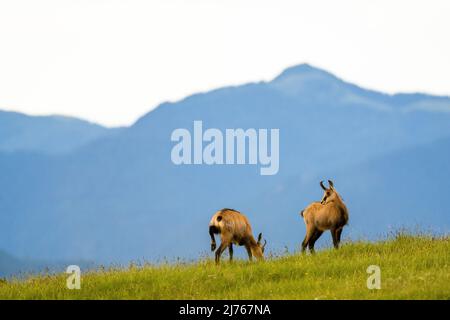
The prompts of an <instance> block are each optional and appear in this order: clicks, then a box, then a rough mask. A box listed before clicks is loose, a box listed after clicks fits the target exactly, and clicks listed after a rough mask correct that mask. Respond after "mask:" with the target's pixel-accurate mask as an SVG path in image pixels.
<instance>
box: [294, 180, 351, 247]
mask: <svg viewBox="0 0 450 320" xmlns="http://www.w3.org/2000/svg"><path fill="white" fill-rule="evenodd" d="M328 184H329V187H328V188H326V187H325V186H324V185H323V181H320V186H321V187H322V189H323V190H324V194H323V197H322V200H321V201H320V202H313V203H311V204H310V205H309V206H308V207H306V209H305V210H303V211H302V212H301V213H300V214H301V216H302V217H303V219H304V221H305V225H306V236H305V239H304V240H303V242H302V252H305V250H306V246H308V247H309V251H310V252H311V253H314V244H315V242H316V241H317V239H319V237H320V236H321V235H322V233H323V232H324V231H326V230H330V232H331V236H332V238H333V245H334V247H335V248H336V249H337V248H339V243H340V242H341V233H342V229H343V228H344V226H345V225H346V224H347V223H348V210H347V207H346V206H345V204H344V201H343V200H342V198H341V196H340V195H339V193H338V192H337V191H336V189H335V188H334V185H333V181H331V180H328Z"/></svg>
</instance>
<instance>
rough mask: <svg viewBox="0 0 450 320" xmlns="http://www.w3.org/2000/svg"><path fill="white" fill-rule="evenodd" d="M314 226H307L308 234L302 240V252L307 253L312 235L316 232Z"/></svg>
mask: <svg viewBox="0 0 450 320" xmlns="http://www.w3.org/2000/svg"><path fill="white" fill-rule="evenodd" d="M314 231H315V230H314V227H313V226H308V225H307V226H306V235H305V239H303V242H302V253H305V250H306V247H307V246H308V243H309V241H310V240H311V236H312V235H313V234H314Z"/></svg>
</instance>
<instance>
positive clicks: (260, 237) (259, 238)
mask: <svg viewBox="0 0 450 320" xmlns="http://www.w3.org/2000/svg"><path fill="white" fill-rule="evenodd" d="M261 239H262V233H260V234H259V235H258V243H261Z"/></svg>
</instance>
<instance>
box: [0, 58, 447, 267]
mask: <svg viewBox="0 0 450 320" xmlns="http://www.w3.org/2000/svg"><path fill="white" fill-rule="evenodd" d="M449 110H450V98H449V97H436V96H431V95H425V94H397V95H387V94H384V93H380V92H376V91H372V90H366V89H364V88H360V87H358V86H356V85H353V84H351V83H347V82H345V81H343V80H341V79H339V78H338V77H336V76H334V75H332V74H330V73H328V72H326V71H324V70H320V69H317V68H314V67H312V66H310V65H300V66H296V67H292V68H289V69H287V70H285V71H284V72H283V73H281V74H280V75H279V76H278V77H276V78H275V79H273V80H272V81H269V82H258V83H249V84H245V85H241V86H234V87H225V88H220V89H217V90H213V91H210V92H206V93H201V94H195V95H192V96H189V97H187V98H186V99H183V100H181V101H178V102H172V103H163V104H161V105H160V106H158V107H157V108H156V109H154V110H153V111H151V112H149V113H148V114H146V115H144V116H143V117H142V118H141V119H139V120H138V121H137V122H136V123H135V124H134V125H133V126H131V127H128V128H124V129H122V130H120V132H117V133H116V134H114V135H108V136H105V137H102V138H101V139H96V140H94V141H92V142H91V143H88V144H85V145H83V146H81V147H79V148H78V149H76V150H75V151H73V152H71V153H68V154H64V155H59V156H53V155H49V154H30V153H28V152H16V153H13V154H1V155H0V190H2V192H1V193H0V213H1V214H0V248H2V249H4V250H7V251H8V252H12V253H14V254H15V255H18V256H25V257H35V258H39V259H64V260H71V259H86V260H94V261H96V262H100V263H111V262H121V263H124V262H127V261H130V260H136V259H139V260H141V259H143V260H151V261H156V260H159V259H164V258H171V259H173V258H176V257H184V258H194V257H197V256H198V255H199V254H206V253H207V250H208V248H209V241H210V240H209V235H208V233H207V226H208V222H209V219H210V218H211V216H212V214H213V213H214V212H215V211H216V210H218V209H221V208H223V207H231V208H235V209H238V210H240V211H242V212H244V213H245V214H247V216H248V217H249V219H250V221H251V222H252V224H253V229H254V232H255V233H256V232H260V231H262V232H263V234H264V235H265V237H266V238H267V239H268V243H269V244H268V246H269V247H270V248H272V249H275V250H281V249H282V248H283V247H284V246H288V247H289V248H290V249H291V250H292V249H294V248H296V247H297V246H298V245H299V243H300V242H301V240H302V237H303V236H304V225H303V222H302V221H301V219H300V217H299V216H298V212H299V211H300V210H301V209H303V208H304V207H305V206H306V205H307V204H308V203H309V202H310V201H313V200H318V199H319V198H320V197H321V196H322V192H321V189H320V188H319V186H318V182H319V181H320V180H324V179H328V178H332V179H333V180H334V182H335V185H336V188H337V189H338V190H339V191H340V192H341V193H342V196H343V197H344V200H345V201H346V203H347V204H348V207H349V210H350V226H349V227H348V229H347V230H346V231H344V238H345V237H352V238H358V237H367V238H372V237H377V236H380V235H383V234H386V232H388V231H389V230H390V228H397V227H402V226H405V227H415V226H417V225H421V226H426V227H427V228H428V227H431V228H433V229H435V228H437V229H439V230H443V231H444V232H448V229H449V227H450V221H449V218H448V217H449V211H448V209H447V208H446V207H445V206H444V205H443V200H442V199H445V197H446V191H447V190H449V181H450V179H449V178H450V177H449V176H450V171H449V168H448V165H445V164H446V163H449V160H450V159H449V158H450V153H449V150H450V149H449V148H448V146H449V141H450V140H449V139H450V126H449V123H450V122H449V121H450V112H449ZM196 120H201V121H202V123H203V128H204V130H206V129H208V128H216V129H219V130H220V131H221V132H225V130H226V129H235V128H243V129H249V128H255V129H273V128H276V129H279V133H280V141H279V146H280V154H279V163H280V166H279V171H278V173H277V174H276V175H271V176H261V175H260V171H259V167H258V166H255V165H212V166H209V165H175V164H174V163H173V162H172V161H171V152H172V148H173V147H174V145H175V144H176V143H175V142H172V141H171V135H172V132H173V131H174V130H176V129H179V128H186V129H188V130H189V131H190V132H191V133H192V132H193V123H194V121H196ZM205 145H206V143H205ZM439 230H438V231H439ZM328 237H329V236H328V235H327V236H325V237H323V239H321V242H322V244H324V243H326V242H327V241H328V242H329V238H328Z"/></svg>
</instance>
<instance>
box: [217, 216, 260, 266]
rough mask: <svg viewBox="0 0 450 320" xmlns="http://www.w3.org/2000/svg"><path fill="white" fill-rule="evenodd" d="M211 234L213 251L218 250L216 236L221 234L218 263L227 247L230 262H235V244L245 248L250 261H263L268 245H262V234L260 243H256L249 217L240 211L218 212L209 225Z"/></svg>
mask: <svg viewBox="0 0 450 320" xmlns="http://www.w3.org/2000/svg"><path fill="white" fill-rule="evenodd" d="M209 234H210V236H211V251H214V250H215V249H216V240H215V239H214V234H220V241H221V243H220V246H219V248H217V250H216V253H215V257H216V263H219V261H220V256H221V255H222V253H223V251H225V249H226V248H227V247H228V249H229V253H230V261H232V260H233V244H236V245H239V246H245V248H246V249H247V253H248V257H249V259H250V260H252V257H256V258H257V259H263V254H264V247H265V245H266V243H264V245H263V244H261V238H262V234H261V233H260V234H259V236H258V241H256V240H255V238H254V237H253V232H252V227H251V226H250V223H249V221H248V219H247V217H246V216H244V215H243V214H242V213H240V212H239V211H236V210H233V209H222V210H220V211H217V212H216V213H215V214H214V215H213V217H212V218H211V222H210V223H209Z"/></svg>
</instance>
